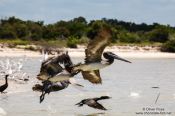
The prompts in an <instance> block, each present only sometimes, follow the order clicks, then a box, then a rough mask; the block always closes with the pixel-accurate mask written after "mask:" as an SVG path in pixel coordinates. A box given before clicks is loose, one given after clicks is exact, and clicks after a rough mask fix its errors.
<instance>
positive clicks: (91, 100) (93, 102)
mask: <svg viewBox="0 0 175 116" xmlns="http://www.w3.org/2000/svg"><path fill="white" fill-rule="evenodd" d="M110 98H111V97H109V96H101V97H99V98H98V97H96V98H88V99H83V100H82V101H81V102H79V103H77V104H75V105H78V106H79V107H81V106H83V105H84V104H86V105H88V106H89V107H92V108H96V109H100V110H107V109H106V108H104V107H103V106H102V105H101V104H100V103H98V101H99V100H103V99H110Z"/></svg>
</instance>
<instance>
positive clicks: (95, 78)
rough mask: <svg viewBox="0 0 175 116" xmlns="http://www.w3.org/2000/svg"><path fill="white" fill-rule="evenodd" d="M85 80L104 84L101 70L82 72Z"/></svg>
mask: <svg viewBox="0 0 175 116" xmlns="http://www.w3.org/2000/svg"><path fill="white" fill-rule="evenodd" d="M82 75H83V78H84V79H86V80H88V81H90V82H91V83H94V84H98V83H102V80H101V77H100V72H99V70H94V71H82Z"/></svg>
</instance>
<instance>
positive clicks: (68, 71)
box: [37, 52, 79, 82]
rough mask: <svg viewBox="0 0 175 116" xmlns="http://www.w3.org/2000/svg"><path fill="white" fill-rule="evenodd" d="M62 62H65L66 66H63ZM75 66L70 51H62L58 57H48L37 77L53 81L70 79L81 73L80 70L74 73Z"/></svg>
mask: <svg viewBox="0 0 175 116" xmlns="http://www.w3.org/2000/svg"><path fill="white" fill-rule="evenodd" d="M61 64H63V65H64V67H62V66H61ZM73 66H74V65H73V63H72V61H71V59H70V57H69V55H68V52H66V53H62V54H61V55H58V56H56V57H51V58H48V59H47V60H46V61H44V62H42V64H41V69H40V73H39V74H38V75H37V79H39V80H42V81H45V80H47V81H51V82H60V81H64V80H69V79H70V78H71V77H73V76H74V75H76V74H77V73H79V71H76V72H73V73H72V69H73Z"/></svg>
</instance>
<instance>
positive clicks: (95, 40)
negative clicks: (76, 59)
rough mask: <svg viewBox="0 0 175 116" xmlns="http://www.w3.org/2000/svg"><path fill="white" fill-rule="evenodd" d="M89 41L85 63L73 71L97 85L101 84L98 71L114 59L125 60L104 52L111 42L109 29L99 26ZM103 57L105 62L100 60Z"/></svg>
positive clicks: (75, 67)
mask: <svg viewBox="0 0 175 116" xmlns="http://www.w3.org/2000/svg"><path fill="white" fill-rule="evenodd" d="M90 39H91V41H90V43H89V44H88V46H87V49H86V50H85V54H86V58H85V63H84V64H80V65H77V66H74V68H73V70H74V71H81V72H82V75H83V78H84V79H86V80H89V81H90V82H91V83H95V84H99V83H102V79H101V77H100V71H99V69H102V68H105V67H107V66H109V65H111V64H112V63H113V62H114V59H117V60H121V61H125V62H128V63H131V62H130V61H128V60H125V59H123V58H121V57H119V56H117V55H116V54H114V53H112V52H104V53H103V51H104V49H105V47H106V46H107V45H109V44H110V42H111V41H112V31H111V29H110V27H107V26H105V25H104V26H101V27H99V29H98V31H97V33H95V34H94V35H93V37H92V36H91V38H90ZM102 54H103V56H104V58H105V59H106V60H102V58H101V56H102Z"/></svg>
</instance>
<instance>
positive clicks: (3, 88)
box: [0, 75, 9, 93]
mask: <svg viewBox="0 0 175 116" xmlns="http://www.w3.org/2000/svg"><path fill="white" fill-rule="evenodd" d="M8 76H9V75H5V84H4V85H2V86H0V92H1V93H4V90H5V89H7V87H8V79H7V77H8Z"/></svg>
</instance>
